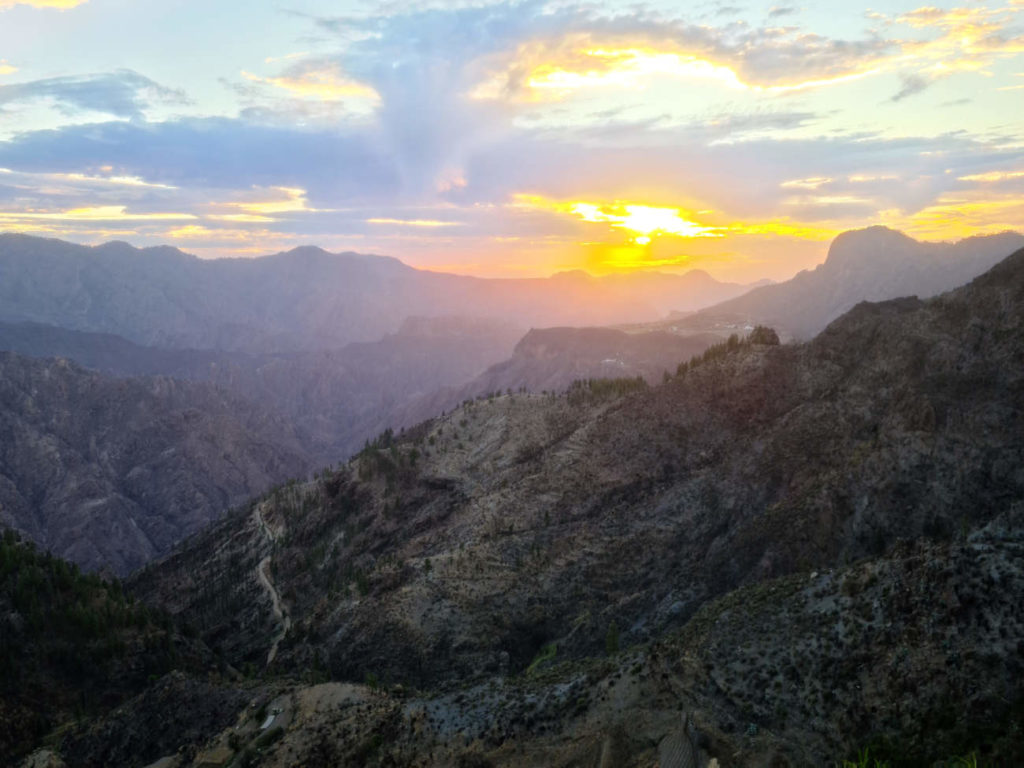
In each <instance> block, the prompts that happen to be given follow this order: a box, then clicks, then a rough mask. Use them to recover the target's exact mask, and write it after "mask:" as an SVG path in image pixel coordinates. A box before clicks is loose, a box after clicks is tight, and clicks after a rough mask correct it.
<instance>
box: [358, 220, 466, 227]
mask: <svg viewBox="0 0 1024 768" xmlns="http://www.w3.org/2000/svg"><path fill="white" fill-rule="evenodd" d="M366 223H367V224H390V225H392V226H396V227H425V228H427V229H430V228H435V227H461V226H462V222H458V221H436V220H434V219H367V220H366Z"/></svg>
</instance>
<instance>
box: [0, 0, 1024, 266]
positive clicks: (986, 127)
mask: <svg viewBox="0 0 1024 768" xmlns="http://www.w3.org/2000/svg"><path fill="white" fill-rule="evenodd" d="M780 2H785V0H774V2H746V1H745V0H716V1H715V2H678V1H676V2H649V3H623V2H614V3H608V2H600V1H597V2H585V3H576V2H550V1H533V0H527V1H526V2H495V3H475V2H457V1H455V2H406V1H405V0H389V1H388V2H355V1H354V0H349V1H347V2H345V1H343V2H338V1H337V0H332V1H330V2H328V1H326V0H275V1H274V2H263V1H262V0H246V1H245V2H236V1H235V0H213V1H211V0H202V2H200V1H199V0H175V2H173V3H172V2H166V1H164V2H160V1H159V0H0V231H17V232H26V233H32V234H39V235H45V236H52V237H60V238H63V239H67V240H72V241H75V242H81V243H90V244H94V243H101V242H105V241H108V240H114V239H116V240H127V241H128V242H131V243H132V244H134V245H139V246H146V245H157V244H170V245H174V246H176V247H179V248H181V249H182V250H184V251H187V252H190V253H194V254H196V255H198V256H200V257H204V258H217V257H253V256H258V255H264V254H268V253H274V252H278V251H282V250H287V249H290V248H293V247H296V246H298V245H305V244H316V245H320V246H321V247H324V248H327V249H329V250H333V251H349V250H351V251H359V252H363V253H377V254H384V255H390V256H395V257H397V258H399V259H401V260H402V261H404V262H406V263H408V264H411V265H412V266H416V267H420V268H424V269H432V270H443V271H450V272H459V273H463V274H474V275H480V276H488V277H526V276H544V275H549V274H552V273H554V272H558V271H562V270H567V269H585V270H588V271H590V272H592V273H594V274H606V273H613V272H623V271H632V270H638V269H649V270H661V271H675V272H680V271H686V270H689V269H704V270H707V271H708V272H710V273H711V274H712V275H714V276H715V277H718V278H719V279H724V280H735V281H744V282H749V281H754V280H758V279H763V278H769V279H773V280H782V279H787V278H788V277H790V276H792V275H793V274H794V273H796V272H797V271H799V270H801V269H806V268H810V267H813V266H814V265H816V264H818V263H820V262H821V261H822V260H823V259H824V258H825V255H826V253H827V248H828V244H829V242H830V240H831V239H832V238H833V237H834V236H835V235H836V234H838V233H839V232H841V231H843V230H846V229H854V228H859V227H864V226H869V225H873V224H884V225H887V226H890V227H893V228H897V229H901V230H903V231H905V232H907V233H908V234H910V235H912V236H914V237H917V238H919V239H926V240H957V239H960V238H963V237H967V236H972V235H978V234H987V233H993V232H1000V231H1004V230H1007V229H1016V230H1021V229H1024V0H1002V1H1001V2H989V1H988V0H984V1H981V2H978V1H974V0H959V2H958V3H957V4H956V5H944V6H923V5H920V4H919V3H917V2H899V1H896V0H894V1H892V2H885V1H884V0H877V4H876V5H874V6H872V7H867V6H863V7H856V6H854V5H853V4H851V3H848V2H815V3H807V4H804V5H800V4H796V3H794V4H791V5H790V4H779V3H780Z"/></svg>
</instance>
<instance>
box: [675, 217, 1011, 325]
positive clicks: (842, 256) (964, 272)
mask: <svg viewBox="0 0 1024 768" xmlns="http://www.w3.org/2000/svg"><path fill="white" fill-rule="evenodd" d="M1022 246H1024V235H1020V234H1017V233H1013V232H1007V233H1004V234H1001V235H992V236H987V237H970V238H967V239H965V240H961V241H959V242H957V243H927V242H918V241H917V240H914V239H912V238H910V237H907V236H906V235H904V234H902V233H900V232H896V231H893V230H891V229H887V228H885V227H869V228H868V229H862V230H856V231H851V232H844V233H843V234H841V235H839V236H838V237H837V238H836V239H835V240H834V241H833V242H832V245H831V247H830V248H829V252H828V258H827V259H826V260H825V262H824V263H823V264H821V265H819V266H818V267H815V268H814V269H813V270H810V271H804V272H801V273H800V274H798V275H797V276H796V277H794V278H793V279H792V280H788V281H786V282H784V283H778V284H776V285H768V286H764V287H761V288H755V289H754V290H752V291H750V292H749V293H747V294H745V295H743V296H741V297H739V298H735V299H731V300H727V301H725V302H722V303H721V304H717V305H716V306H714V307H713V308H710V309H707V310H704V311H702V312H698V313H697V314H696V315H695V316H693V317H690V318H686V319H683V320H682V322H681V324H682V325H684V326H686V327H691V328H708V327H714V326H716V325H722V324H730V323H732V324H736V323H740V324H753V325H757V324H763V325H770V326H772V327H775V328H777V329H779V331H781V332H783V333H785V334H786V335H792V336H795V337H797V338H801V339H807V338H810V337H812V336H814V335H815V334H816V333H818V332H819V331H821V330H822V329H823V328H824V327H825V326H826V325H828V324H829V323H830V322H832V320H834V319H836V318H837V317H839V316H840V315H841V314H843V313H844V312H846V311H847V310H848V309H850V308H851V307H853V305H854V304H856V303H858V302H860V301H883V300H886V299H894V298H897V297H899V296H918V297H920V298H927V297H929V296H935V295H936V294H939V293H942V292H943V291H948V290H951V289H952V288H955V287H957V286H958V285H963V284H964V283H966V282H967V281H968V280H970V279H972V278H974V277H976V276H977V275H980V274H981V273H982V272H984V271H985V270H987V269H989V268H990V267H992V266H993V265H995V264H996V263H997V262H999V261H1001V260H1002V259H1004V258H1005V257H1006V256H1008V255H1009V254H1010V253H1012V252H1013V251H1015V250H1016V249H1018V248H1020V247H1022ZM677 322H678V321H677Z"/></svg>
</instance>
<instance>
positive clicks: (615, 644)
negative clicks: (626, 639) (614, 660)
mask: <svg viewBox="0 0 1024 768" xmlns="http://www.w3.org/2000/svg"><path fill="white" fill-rule="evenodd" d="M604 652H605V653H607V654H608V655H609V656H614V655H615V654H616V653H618V652H619V627H618V625H617V624H616V623H615V621H614V620H612V621H611V623H609V624H608V631H607V632H606V633H605V635H604Z"/></svg>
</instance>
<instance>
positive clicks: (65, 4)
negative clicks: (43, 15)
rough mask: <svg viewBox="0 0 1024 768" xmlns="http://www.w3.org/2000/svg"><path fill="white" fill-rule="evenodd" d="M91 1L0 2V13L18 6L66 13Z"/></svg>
mask: <svg viewBox="0 0 1024 768" xmlns="http://www.w3.org/2000/svg"><path fill="white" fill-rule="evenodd" d="M87 2H89V0H0V11H3V10H5V9H7V8H13V7H14V6H16V5H25V6H31V7H32V8H54V9H56V10H59V11H66V10H68V9H69V8H77V7H78V6H79V5H84V4H85V3H87Z"/></svg>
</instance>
